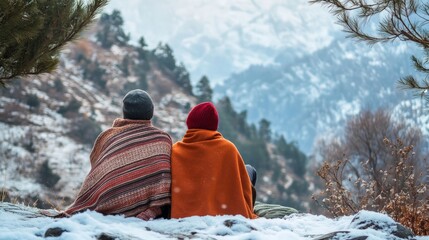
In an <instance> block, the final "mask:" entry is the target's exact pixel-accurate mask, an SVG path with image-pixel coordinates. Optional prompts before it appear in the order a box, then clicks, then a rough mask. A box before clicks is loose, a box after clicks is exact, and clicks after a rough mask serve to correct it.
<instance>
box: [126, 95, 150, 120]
mask: <svg viewBox="0 0 429 240" xmlns="http://www.w3.org/2000/svg"><path fill="white" fill-rule="evenodd" d="M122 103H123V105H122V112H123V115H124V118H126V119H132V120H150V119H151V118H152V117H153V102H152V98H151V97H150V96H149V94H148V93H147V92H145V91H143V90H141V89H134V90H131V91H129V92H128V93H127V94H126V95H125V97H124V99H123V100H122Z"/></svg>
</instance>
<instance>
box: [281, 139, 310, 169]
mask: <svg viewBox="0 0 429 240" xmlns="http://www.w3.org/2000/svg"><path fill="white" fill-rule="evenodd" d="M275 144H276V147H277V150H278V151H279V153H280V154H281V155H282V156H284V157H285V158H286V159H287V160H288V163H289V166H290V167H291V168H292V170H293V171H294V173H295V174H296V175H298V176H304V175H305V172H306V167H307V162H308V159H307V156H306V155H305V154H304V153H303V152H301V150H299V148H298V147H297V146H296V145H295V143H294V142H291V143H288V142H286V139H285V138H284V136H283V135H281V136H280V137H279V138H278V139H277V140H276V141H275Z"/></svg>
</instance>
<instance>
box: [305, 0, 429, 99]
mask: <svg viewBox="0 0 429 240" xmlns="http://www.w3.org/2000/svg"><path fill="white" fill-rule="evenodd" d="M310 3H321V4H324V5H327V6H328V7H329V8H330V10H331V12H332V13H333V14H334V15H335V16H336V17H337V19H338V22H339V24H340V25H341V26H342V27H343V29H344V31H345V32H347V33H348V34H349V36H350V37H353V38H356V39H358V40H361V41H364V42H367V43H369V44H371V45H372V44H375V43H385V42H389V41H394V40H398V39H399V40H402V41H407V42H411V43H414V44H416V45H417V46H418V47H420V49H421V51H422V55H423V56H422V57H421V58H420V57H416V56H412V57H411V60H412V62H413V63H414V66H415V68H416V69H417V70H418V71H420V72H422V73H423V74H426V77H425V78H424V79H421V80H418V79H416V78H414V77H413V76H407V77H404V78H402V79H401V80H400V81H399V83H400V84H401V86H402V87H405V88H409V89H412V90H415V91H417V92H419V93H420V95H421V96H426V93H427V90H429V80H428V77H429V62H428V59H429V26H428V24H427V23H428V19H429V3H428V2H427V1H422V0H410V1H404V0H399V1H392V0H377V1H356V0H354V1H350V0H310ZM370 24H374V26H376V28H369V27H367V26H370ZM373 29H376V30H373ZM426 98H427V100H428V101H429V98H428V97H427V96H426Z"/></svg>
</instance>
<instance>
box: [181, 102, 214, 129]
mask: <svg viewBox="0 0 429 240" xmlns="http://www.w3.org/2000/svg"><path fill="white" fill-rule="evenodd" d="M218 124H219V115H218V113H217V110H216V107H215V106H214V105H213V103H211V102H203V103H200V104H198V105H197V106H195V107H193V108H192V109H191V111H190V112H189V114H188V118H187V119H186V125H187V126H188V129H206V130H212V131H216V130H217V128H218Z"/></svg>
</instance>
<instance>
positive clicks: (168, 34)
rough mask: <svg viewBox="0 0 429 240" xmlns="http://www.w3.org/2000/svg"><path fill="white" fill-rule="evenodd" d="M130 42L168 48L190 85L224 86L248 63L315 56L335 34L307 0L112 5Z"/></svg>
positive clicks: (166, 0)
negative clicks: (284, 56) (142, 39)
mask: <svg viewBox="0 0 429 240" xmlns="http://www.w3.org/2000/svg"><path fill="white" fill-rule="evenodd" d="M113 9H119V10H120V11H121V13H122V16H123V18H124V21H125V29H126V31H127V32H130V33H131V37H132V41H133V42H136V40H137V39H138V38H139V37H140V36H144V37H145V39H146V41H147V42H148V43H149V47H150V48H154V47H156V45H157V44H158V42H160V41H162V42H164V43H165V42H166V43H168V44H170V45H171V46H172V48H173V50H174V51H175V56H176V58H177V60H178V61H181V62H184V63H185V66H186V67H187V68H188V70H189V71H190V72H191V78H192V79H193V81H194V82H195V81H197V80H198V79H199V78H200V77H201V76H202V75H203V74H206V75H208V77H209V78H210V79H211V80H212V82H222V81H223V80H224V79H225V78H227V77H228V76H229V75H230V74H231V73H234V72H239V71H242V70H244V69H245V68H247V67H248V66H249V65H251V64H270V63H273V61H274V59H275V57H276V56H277V55H278V54H279V53H282V52H284V51H289V52H291V54H295V53H293V52H294V51H296V52H297V53H307V52H313V51H316V50H318V49H320V48H322V47H325V46H327V45H328V44H329V43H330V42H331V41H332V40H333V38H334V37H333V35H334V34H336V33H338V29H339V28H338V26H336V25H335V24H334V22H335V19H334V18H333V17H332V16H331V15H330V14H329V13H328V10H327V9H326V8H324V7H321V6H319V5H309V4H308V1H307V0H260V1H257V0H253V1H252V0H234V1H231V0H216V1H212V0H157V1H155V0H111V1H110V3H109V4H108V6H107V7H106V8H105V11H106V12H109V13H110V12H111V11H112V10H113Z"/></svg>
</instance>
